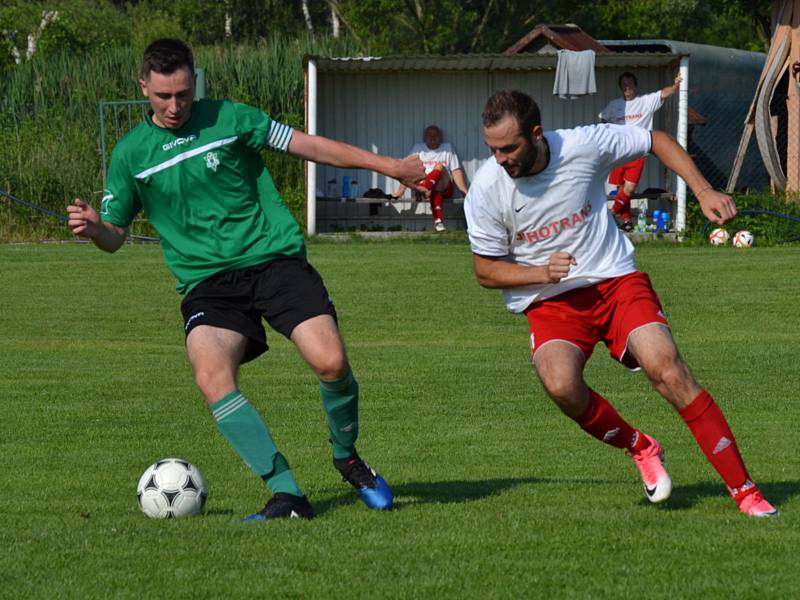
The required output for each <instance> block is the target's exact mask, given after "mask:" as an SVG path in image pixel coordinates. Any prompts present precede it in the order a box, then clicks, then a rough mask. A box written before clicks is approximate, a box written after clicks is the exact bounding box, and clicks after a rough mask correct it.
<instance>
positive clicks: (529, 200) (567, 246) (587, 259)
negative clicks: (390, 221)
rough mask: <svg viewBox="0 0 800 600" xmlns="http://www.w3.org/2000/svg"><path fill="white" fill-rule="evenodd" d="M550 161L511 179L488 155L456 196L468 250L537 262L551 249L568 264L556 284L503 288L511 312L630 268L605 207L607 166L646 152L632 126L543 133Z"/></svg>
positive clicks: (647, 139)
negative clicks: (571, 261) (570, 259)
mask: <svg viewBox="0 0 800 600" xmlns="http://www.w3.org/2000/svg"><path fill="white" fill-rule="evenodd" d="M545 140H547V143H548V145H549V148H550V161H549V162H548V164H547V166H546V167H545V168H544V170H542V171H541V172H539V173H537V174H536V175H532V176H529V177H519V178H512V177H511V176H510V175H509V174H508V173H507V172H506V170H505V169H504V168H503V167H501V166H500V165H498V164H497V161H496V160H495V159H494V157H492V158H490V159H489V160H487V161H486V162H485V163H484V164H483V165H482V166H481V167H480V169H478V172H477V173H476V174H475V177H474V179H473V181H472V185H471V186H470V188H469V193H468V194H467V197H466V199H465V201H464V213H465V215H466V218H467V232H468V234H469V241H470V246H471V248H472V252H473V253H475V254H478V255H481V256H488V257H503V258H504V259H505V260H508V261H509V262H512V263H516V264H520V265H528V266H540V265H546V264H547V262H548V260H549V258H550V256H551V255H552V254H554V253H556V252H559V251H565V252H569V253H570V254H571V255H573V256H574V257H575V260H576V261H577V264H576V265H573V266H572V267H571V269H570V272H569V274H568V275H567V277H565V278H564V279H562V280H561V281H559V282H558V283H546V284H535V285H528V286H521V287H515V288H508V289H504V290H503V296H504V299H505V303H506V307H507V308H508V310H509V311H511V312H515V313H519V312H522V311H524V310H525V309H526V308H527V307H528V306H529V305H530V304H531V303H532V302H534V301H537V300H544V299H546V298H552V297H554V296H557V295H559V294H563V293H564V292H566V291H569V290H571V289H575V288H580V287H586V286H589V285H593V284H595V283H598V282H600V281H603V280H604V279H609V278H611V277H619V276H621V275H626V274H628V273H631V272H633V271H635V270H636V262H635V260H634V256H633V244H631V242H630V241H629V240H628V238H627V237H625V235H624V234H623V233H622V232H621V231H620V230H619V229H618V228H617V226H616V223H615V222H614V217H613V216H612V215H611V212H610V211H609V210H608V208H607V206H606V192H605V180H606V177H607V176H608V172H609V171H610V170H611V169H612V168H613V167H616V166H618V165H621V164H624V163H626V162H629V161H631V160H633V159H635V158H638V157H640V156H642V155H644V154H646V153H647V152H649V151H650V145H651V136H650V133H649V132H648V131H646V130H644V129H641V128H640V127H624V126H619V125H610V124H603V125H590V126H586V127H578V128H576V129H561V130H557V131H548V132H546V133H545Z"/></svg>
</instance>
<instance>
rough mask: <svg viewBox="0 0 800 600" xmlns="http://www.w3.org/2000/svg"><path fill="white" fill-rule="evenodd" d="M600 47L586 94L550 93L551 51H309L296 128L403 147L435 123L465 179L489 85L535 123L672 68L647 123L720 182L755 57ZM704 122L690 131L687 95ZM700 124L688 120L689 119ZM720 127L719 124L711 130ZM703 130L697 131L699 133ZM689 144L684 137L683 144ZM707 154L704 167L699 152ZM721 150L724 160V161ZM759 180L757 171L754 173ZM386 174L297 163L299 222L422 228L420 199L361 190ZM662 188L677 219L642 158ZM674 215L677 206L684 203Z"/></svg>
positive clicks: (660, 44) (479, 139) (648, 45)
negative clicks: (329, 54) (667, 90)
mask: <svg viewBox="0 0 800 600" xmlns="http://www.w3.org/2000/svg"><path fill="white" fill-rule="evenodd" d="M602 44H603V45H605V46H606V47H608V48H610V49H611V50H612V51H611V52H598V53H597V55H596V57H595V78H596V84H597V93H596V94H590V95H586V96H582V97H579V98H576V99H562V98H559V97H558V96H556V95H554V94H553V83H554V77H555V71H556V66H557V55H556V54H555V53H554V52H536V53H522V54H516V55H508V54H466V55H447V56H390V57H362V58H354V57H341V58H324V57H319V56H308V57H306V59H305V61H304V70H305V79H306V98H305V108H306V131H307V132H308V133H311V134H319V135H324V136H327V137H331V138H334V139H337V140H341V141H344V142H347V143H350V144H353V145H355V146H359V147H362V148H366V149H369V150H372V151H373V152H377V153H380V154H386V155H390V156H396V157H402V156H405V155H406V153H407V152H408V150H409V149H410V148H411V146H412V145H413V144H414V143H416V142H418V141H421V138H422V131H423V129H424V127H425V126H426V125H429V124H436V125H439V126H440V127H441V128H442V130H443V132H444V139H445V141H448V142H450V143H452V144H453V145H454V146H455V148H456V150H457V152H458V155H459V158H460V159H461V162H462V166H463V168H464V170H465V173H466V175H467V178H468V179H471V178H472V176H473V175H474V173H475V171H476V170H477V169H478V167H479V166H480V165H481V163H482V162H483V161H484V160H486V159H487V158H488V156H489V153H488V150H487V149H486V147H485V145H484V143H483V135H482V124H481V112H482V111H483V106H484V104H485V102H486V99H487V98H488V97H489V96H490V95H491V94H492V93H493V92H494V91H496V90H500V89H505V88H514V89H520V90H522V91H525V92H526V93H528V94H531V95H532V96H533V97H534V98H535V99H536V101H537V103H538V104H539V106H540V108H541V111H542V122H543V123H542V124H543V126H544V128H545V129H559V128H569V127H575V126H578V125H588V124H591V123H596V122H597V115H598V113H599V112H600V111H601V110H602V109H603V108H604V107H605V105H606V104H607V103H608V101H609V100H611V99H612V98H615V97H618V96H619V95H620V91H619V87H618V85H617V79H618V77H619V75H620V74H621V73H622V72H624V71H632V72H634V73H636V75H637V77H638V80H639V91H640V93H645V92H649V91H655V90H657V89H660V88H662V87H664V86H666V85H668V84H670V83H671V82H672V81H673V79H674V77H675V75H676V74H677V72H678V70H680V71H681V72H682V73H683V75H684V83H683V84H682V86H681V91H680V92H679V93H678V94H676V95H675V96H673V97H672V98H670V99H668V100H667V102H665V104H664V106H663V107H662V108H661V110H659V111H658V112H657V113H656V117H655V120H654V127H655V128H657V129H662V130H665V131H668V132H669V133H671V134H672V135H675V137H676V138H677V139H678V141H679V142H681V143H682V144H684V146H689V150H690V153H692V154H694V155H695V157H696V158H698V163H699V164H700V166H701V168H702V170H703V171H704V174H705V175H706V176H707V177H708V178H709V180H710V181H712V182H713V183H715V185H716V184H717V180H718V179H719V180H720V181H721V182H722V183H720V185H723V184H724V180H725V178H726V177H727V172H728V171H729V169H730V164H731V162H732V158H733V156H734V154H735V152H736V148H737V145H738V142H739V134H740V133H741V123H742V120H743V119H744V116H745V114H746V112H747V108H748V106H749V103H750V101H751V99H752V96H753V92H754V90H755V88H756V85H757V82H758V77H759V75H760V72H761V69H762V67H763V64H764V60H765V55H763V54H760V53H754V52H744V51H739V50H731V49H728V48H717V47H713V46H703V45H700V44H689V43H684V42H671V41H666V40H655V41H653V40H645V41H636V40H634V41H631V40H625V41H624V42H615V41H603V42H602ZM690 104H691V106H692V108H693V109H694V113H695V114H698V113H699V114H700V115H701V118H702V119H703V120H704V121H705V123H704V124H702V126H697V127H693V128H692V129H694V130H697V131H692V132H691V137H692V139H691V140H689V139H688V135H689V133H690V132H689V127H690V124H689V115H690V110H689V105H690ZM698 124H699V121H698ZM723 125H726V126H728V128H729V129H730V134H728V133H720V132H721V131H722V128H723ZM701 130H702V134H701ZM690 141H691V142H692V143H691V144H690V143H689V142H690ZM701 154H702V155H703V156H707V157H709V160H708V161H707V162H706V166H705V167H704V166H703V161H702V160H699V158H700V155H701ZM729 157H730V160H729ZM345 177H347V178H348V179H349V181H350V182H353V181H356V182H357V186H356V187H357V190H358V192H356V193H355V194H354V197H352V198H344V199H343V198H342V182H343V180H344V178H345ZM758 177H759V175H758V174H757V173H746V174H743V176H742V178H741V179H740V185H744V186H754V185H755V184H756V183H757V179H758ZM762 179H763V180H764V181H766V179H765V178H764V177H763V175H762ZM396 187H397V183H396V182H394V181H393V180H391V179H390V178H387V177H385V176H383V175H379V174H376V173H367V172H363V171H348V170H346V169H337V168H333V167H328V166H324V165H315V164H313V163H309V164H308V169H307V177H306V205H307V232H308V234H309V235H315V234H317V233H329V232H335V231H370V230H406V231H420V230H425V229H430V226H431V217H430V214H429V212H428V211H429V208H428V207H427V205H426V204H425V203H413V202H410V201H409V202H396V203H392V202H387V201H385V200H383V201H381V200H378V199H375V198H363V194H364V193H365V192H366V191H368V190H370V189H380V190H382V191H384V192H387V193H390V192H392V191H393V190H395V189H396ZM647 188H652V189H660V190H666V191H668V192H670V193H671V194H673V195H674V196H675V198H676V205H675V216H676V221H675V223H676V226H678V227H680V226H681V225H682V224H683V223H684V222H685V221H681V220H680V219H681V218H683V216H682V211H685V198H686V191H685V185H682V182H681V181H676V180H675V178H674V177H668V176H667V173H666V170H665V169H664V167H663V166H662V165H661V164H660V163H659V162H658V161H657V160H656V159H655V158H654V157H649V158H648V160H647V163H646V167H645V172H644V174H643V178H642V181H641V182H640V184H639V189H640V190H644V189H647ZM444 210H445V222H446V224H447V226H448V228H449V229H464V228H465V227H466V222H465V220H464V216H463V198H455V199H453V200H451V201H449V202H448V203H446V204H445V209H444ZM683 215H685V212H684V213H683Z"/></svg>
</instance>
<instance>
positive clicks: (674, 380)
mask: <svg viewBox="0 0 800 600" xmlns="http://www.w3.org/2000/svg"><path fill="white" fill-rule="evenodd" d="M647 375H648V377H649V378H650V381H652V382H653V384H654V385H656V386H657V387H660V388H661V387H663V388H665V389H668V390H676V389H679V388H682V387H685V386H686V385H687V384H688V383H691V381H692V374H691V373H690V372H689V368H688V367H687V366H686V363H684V362H683V360H681V359H680V358H679V357H675V358H673V359H672V360H665V361H662V362H659V364H658V366H657V367H655V368H652V369H650V371H649V372H648V373H647Z"/></svg>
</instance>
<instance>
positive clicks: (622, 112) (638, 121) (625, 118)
mask: <svg viewBox="0 0 800 600" xmlns="http://www.w3.org/2000/svg"><path fill="white" fill-rule="evenodd" d="M663 104H664V99H663V98H662V97H661V90H658V91H657V92H653V93H652V94H645V95H644V96H636V98H634V99H633V100H625V98H615V99H614V100H612V101H611V102H609V103H608V105H607V106H606V107H605V108H604V109H603V112H601V113H600V118H601V119H603V120H604V121H606V122H607V123H614V124H616V125H635V126H636V127H643V128H645V129H647V130H651V129H653V114H654V113H655V112H656V111H657V110H658V109H659V108H661V106H662V105H663Z"/></svg>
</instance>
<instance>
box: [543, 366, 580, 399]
mask: <svg viewBox="0 0 800 600" xmlns="http://www.w3.org/2000/svg"><path fill="white" fill-rule="evenodd" d="M539 378H540V379H541V381H542V385H543V386H544V389H545V391H546V392H547V395H548V396H550V397H551V398H552V399H553V400H554V401H555V402H556V403H557V404H559V406H560V405H562V404H569V402H570V399H571V398H573V397H574V396H575V392H576V385H575V382H573V381H571V379H570V378H569V377H567V376H565V375H559V374H557V373H548V374H547V375H545V376H544V377H543V376H542V374H541V373H539Z"/></svg>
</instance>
